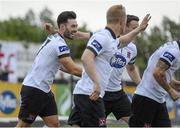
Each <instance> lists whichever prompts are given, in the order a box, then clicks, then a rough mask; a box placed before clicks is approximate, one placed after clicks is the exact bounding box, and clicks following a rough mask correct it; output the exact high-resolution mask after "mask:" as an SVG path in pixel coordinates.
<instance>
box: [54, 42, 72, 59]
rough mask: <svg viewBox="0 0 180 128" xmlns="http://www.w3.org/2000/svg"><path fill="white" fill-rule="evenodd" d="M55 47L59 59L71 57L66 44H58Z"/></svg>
mask: <svg viewBox="0 0 180 128" xmlns="http://www.w3.org/2000/svg"><path fill="white" fill-rule="evenodd" d="M54 47H55V52H56V54H57V56H58V58H63V57H67V56H70V49H69V47H68V46H67V45H66V44H65V43H57V45H55V46H54Z"/></svg>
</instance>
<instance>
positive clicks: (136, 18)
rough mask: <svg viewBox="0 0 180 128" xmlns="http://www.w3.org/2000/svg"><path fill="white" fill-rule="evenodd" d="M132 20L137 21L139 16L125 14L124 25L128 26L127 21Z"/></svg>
mask: <svg viewBox="0 0 180 128" xmlns="http://www.w3.org/2000/svg"><path fill="white" fill-rule="evenodd" d="M133 20H135V21H139V17H137V16H135V15H127V21H126V26H128V25H129V23H130V22H131V21H133Z"/></svg>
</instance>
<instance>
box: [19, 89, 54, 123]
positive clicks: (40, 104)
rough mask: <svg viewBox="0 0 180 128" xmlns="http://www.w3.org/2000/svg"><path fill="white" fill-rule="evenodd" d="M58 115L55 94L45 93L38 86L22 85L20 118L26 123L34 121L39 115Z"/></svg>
mask: <svg viewBox="0 0 180 128" xmlns="http://www.w3.org/2000/svg"><path fill="white" fill-rule="evenodd" d="M51 115H57V106H56V102H55V99H54V94H53V93H52V92H51V91H50V92H49V93H45V92H43V91H41V90H39V89H37V88H33V87H29V86H22V89H21V105H20V111H19V115H18V118H19V119H21V120H22V121H24V122H26V123H29V124H31V123H33V122H34V120H35V119H36V117H37V116H40V117H46V116H51Z"/></svg>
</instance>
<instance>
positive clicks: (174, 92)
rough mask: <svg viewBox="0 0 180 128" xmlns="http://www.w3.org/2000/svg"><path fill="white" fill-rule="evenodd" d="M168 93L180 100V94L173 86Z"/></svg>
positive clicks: (174, 99) (174, 98)
mask: <svg viewBox="0 0 180 128" xmlns="http://www.w3.org/2000/svg"><path fill="white" fill-rule="evenodd" d="M168 93H169V95H170V96H171V98H172V99H173V101H176V100H178V99H179V97H180V95H179V94H178V93H177V92H176V91H175V90H174V89H172V88H171V89H170V90H169V91H168Z"/></svg>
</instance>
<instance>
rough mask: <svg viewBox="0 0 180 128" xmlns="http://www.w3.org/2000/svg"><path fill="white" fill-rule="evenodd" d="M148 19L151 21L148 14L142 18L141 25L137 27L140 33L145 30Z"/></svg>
mask: <svg viewBox="0 0 180 128" xmlns="http://www.w3.org/2000/svg"><path fill="white" fill-rule="evenodd" d="M150 19H151V16H150V14H147V15H146V16H145V17H144V18H143V20H142V22H141V24H140V25H139V27H138V30H139V31H140V32H142V31H144V30H145V29H146V28H147V26H148V22H149V20H150Z"/></svg>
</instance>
